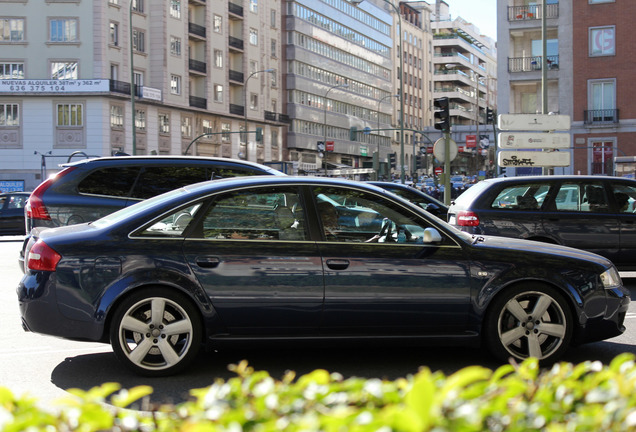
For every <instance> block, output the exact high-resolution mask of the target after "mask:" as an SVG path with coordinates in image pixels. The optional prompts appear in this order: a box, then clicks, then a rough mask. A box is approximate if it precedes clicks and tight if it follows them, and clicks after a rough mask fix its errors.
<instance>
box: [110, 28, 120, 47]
mask: <svg viewBox="0 0 636 432" xmlns="http://www.w3.org/2000/svg"><path fill="white" fill-rule="evenodd" d="M109 38H110V40H109V42H110V44H111V45H113V46H119V24H117V23H114V22H111V23H110V30H109Z"/></svg>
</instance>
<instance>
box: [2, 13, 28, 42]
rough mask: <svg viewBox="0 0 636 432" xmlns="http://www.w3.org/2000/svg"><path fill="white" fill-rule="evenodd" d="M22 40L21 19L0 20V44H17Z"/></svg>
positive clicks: (22, 28) (22, 27)
mask: <svg viewBox="0 0 636 432" xmlns="http://www.w3.org/2000/svg"><path fill="white" fill-rule="evenodd" d="M23 40H24V19H23V18H0V42H19V41H23Z"/></svg>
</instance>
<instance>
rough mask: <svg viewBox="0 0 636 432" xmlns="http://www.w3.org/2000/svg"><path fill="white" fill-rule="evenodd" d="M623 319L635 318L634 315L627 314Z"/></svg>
mask: <svg viewBox="0 0 636 432" xmlns="http://www.w3.org/2000/svg"><path fill="white" fill-rule="evenodd" d="M625 318H636V313H627V314H626V315H625Z"/></svg>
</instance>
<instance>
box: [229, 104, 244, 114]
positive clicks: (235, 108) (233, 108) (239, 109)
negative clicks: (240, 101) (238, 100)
mask: <svg viewBox="0 0 636 432" xmlns="http://www.w3.org/2000/svg"><path fill="white" fill-rule="evenodd" d="M230 114H234V115H240V116H244V115H245V107H244V106H243V105H236V104H230Z"/></svg>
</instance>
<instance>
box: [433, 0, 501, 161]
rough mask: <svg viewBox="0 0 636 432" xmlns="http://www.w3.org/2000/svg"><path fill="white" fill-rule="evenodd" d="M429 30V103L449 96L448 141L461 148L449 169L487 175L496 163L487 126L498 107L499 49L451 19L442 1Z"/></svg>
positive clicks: (460, 21) (470, 25) (474, 29)
mask: <svg viewBox="0 0 636 432" xmlns="http://www.w3.org/2000/svg"><path fill="white" fill-rule="evenodd" d="M432 27H433V32H434V33H433V46H434V57H433V69H434V72H433V73H434V89H433V99H437V98H441V97H447V98H448V100H449V113H450V123H451V128H452V136H451V138H452V139H453V140H454V141H455V142H456V143H457V145H458V148H459V151H458V154H457V158H456V159H455V160H454V161H453V162H452V166H451V168H452V170H453V172H457V173H470V174H475V173H477V172H479V171H489V170H491V169H492V166H493V159H494V145H493V146H492V147H491V143H492V144H494V134H493V129H492V126H486V125H487V123H488V122H487V113H488V111H489V110H491V111H493V112H494V111H496V110H497V107H498V102H497V76H498V75H497V52H498V50H499V49H500V47H499V46H498V45H497V43H496V42H495V41H493V40H492V39H491V38H489V37H488V36H485V35H483V34H481V33H480V31H479V28H478V27H476V26H475V25H474V24H473V23H471V22H469V21H468V20H467V19H465V18H462V17H452V16H451V15H450V11H449V6H448V3H447V2H445V1H443V0H437V1H436V3H435V11H434V18H433V21H432ZM431 104H432V100H431ZM431 108H432V107H431ZM431 126H432V124H431ZM438 136H439V135H438Z"/></svg>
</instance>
